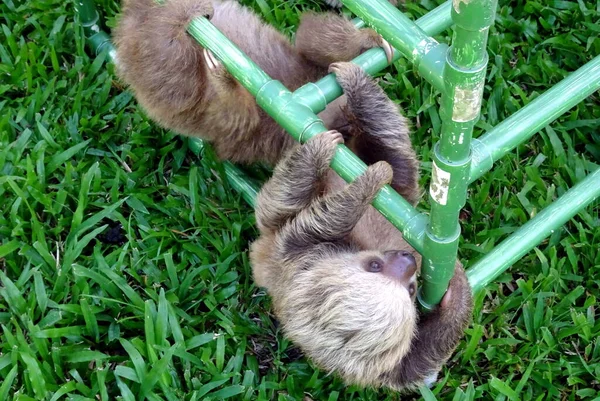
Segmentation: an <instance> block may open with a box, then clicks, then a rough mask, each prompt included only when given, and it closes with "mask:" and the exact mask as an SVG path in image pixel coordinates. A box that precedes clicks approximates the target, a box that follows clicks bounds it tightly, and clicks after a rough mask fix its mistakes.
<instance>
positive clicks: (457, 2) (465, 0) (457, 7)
mask: <svg viewBox="0 0 600 401" xmlns="http://www.w3.org/2000/svg"><path fill="white" fill-rule="evenodd" d="M471 1H472V0H452V5H453V6H454V11H456V12H457V13H459V14H460V3H465V4H469V3H470V2H471Z"/></svg>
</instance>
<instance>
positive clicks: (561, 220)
mask: <svg viewBox="0 0 600 401" xmlns="http://www.w3.org/2000/svg"><path fill="white" fill-rule="evenodd" d="M598 197H600V169H597V170H596V171H594V172H592V173H590V174H589V175H588V176H587V177H585V178H584V179H583V180H581V181H580V182H579V183H577V184H576V185H574V186H573V188H571V189H569V190H568V191H567V192H565V193H564V194H563V195H562V196H561V197H559V198H558V199H557V200H556V201H554V202H553V203H552V204H550V205H549V206H547V207H545V208H544V209H543V210H542V211H540V212H539V213H538V214H537V215H536V216H535V217H534V218H532V219H531V220H529V221H528V222H527V223H525V224H524V225H523V226H521V227H520V228H519V229H518V230H517V231H515V232H514V233H512V234H511V235H510V237H508V238H507V239H505V240H504V241H502V242H501V243H500V244H499V245H497V246H496V247H495V248H494V249H493V250H492V251H490V252H489V253H488V254H487V255H485V256H484V257H483V258H482V259H480V260H479V261H477V262H476V263H475V264H474V265H473V266H472V267H471V268H469V269H468V270H467V277H468V278H469V282H470V284H471V286H472V287H473V291H474V292H477V291H480V290H482V289H483V288H484V287H485V286H486V285H488V284H489V283H490V282H491V281H492V280H494V279H495V278H496V277H498V276H499V275H500V274H502V273H503V272H504V271H505V270H506V269H508V267H509V266H511V265H512V264H513V263H515V262H516V261H518V260H519V259H520V258H521V257H523V256H524V255H525V254H526V253H527V252H529V250H531V249H532V248H534V247H535V246H536V245H538V244H539V243H540V242H542V241H543V240H544V239H545V238H546V237H548V236H549V235H550V234H551V233H552V232H553V231H554V230H556V229H558V228H560V227H561V226H562V225H563V224H565V223H566V222H567V221H569V220H570V219H571V218H572V217H573V216H575V215H576V214H577V213H579V212H580V211H581V210H583V209H584V208H585V207H586V206H588V205H589V204H590V203H591V202H592V201H593V200H594V199H597V198H598Z"/></svg>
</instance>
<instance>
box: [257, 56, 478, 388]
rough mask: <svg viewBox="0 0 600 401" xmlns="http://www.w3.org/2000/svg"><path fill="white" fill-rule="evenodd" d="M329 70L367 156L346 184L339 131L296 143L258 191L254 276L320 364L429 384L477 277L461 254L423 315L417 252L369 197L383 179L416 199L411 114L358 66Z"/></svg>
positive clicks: (353, 377) (385, 383)
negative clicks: (338, 158) (338, 155)
mask: <svg viewBox="0 0 600 401" xmlns="http://www.w3.org/2000/svg"><path fill="white" fill-rule="evenodd" d="M331 71H333V72H334V73H335V74H336V77H337V79H338V81H339V83H340V85H341V86H342V88H343V89H344V92H345V94H346V95H347V97H348V104H347V110H346V113H347V114H348V117H349V121H351V122H352V124H353V129H352V134H353V136H352V138H351V139H350V141H349V146H350V147H351V148H352V149H353V150H354V151H355V152H356V153H357V154H358V155H359V156H361V157H362V158H363V160H366V161H367V162H368V163H369V164H370V165H369V167H368V168H367V171H366V172H365V173H364V174H362V175H361V176H359V177H358V178H357V179H356V180H355V181H354V182H352V183H351V184H349V185H346V184H345V183H341V182H340V180H341V178H340V177H339V176H337V174H335V173H334V172H333V171H332V170H330V169H329V163H330V161H331V159H332V157H333V154H334V152H335V149H336V146H337V144H340V143H342V142H343V139H342V136H341V134H340V133H339V132H337V131H327V132H325V133H322V134H319V135H318V136H316V137H314V138H312V139H311V140H309V141H308V142H307V143H306V144H304V145H302V146H297V147H296V148H294V149H293V150H292V151H291V152H290V153H289V154H288V155H287V157H286V158H284V159H283V160H282V161H281V162H280V163H279V164H278V165H277V166H276V168H275V171H274V174H273V177H272V178H271V179H270V180H269V181H268V182H267V183H266V184H265V185H264V187H263V188H262V190H261V192H260V193H259V196H258V200H257V205H256V218H257V224H258V228H259V230H260V237H259V238H258V240H257V241H255V242H254V243H253V244H252V245H251V251H250V260H251V264H252V268H253V273H254V278H255V281H256V283H257V284H258V285H259V286H262V287H265V288H266V289H267V292H268V293H269V295H270V296H271V297H272V301H273V307H274V312H275V315H276V316H277V318H278V319H279V320H280V322H281V324H282V327H283V331H284V333H285V335H286V336H288V337H289V338H290V339H291V340H292V341H293V342H294V343H295V344H296V345H297V346H299V347H300V349H302V351H303V352H304V353H305V354H306V355H307V356H308V357H309V358H311V359H312V360H313V361H314V362H315V363H316V364H317V365H318V366H320V367H321V368H323V369H325V370H326V371H329V372H335V373H337V374H339V375H340V376H341V377H342V378H343V379H344V380H345V381H346V382H347V383H349V384H360V385H364V386H374V387H389V388H392V389H395V390H402V389H411V388H415V387H416V386H418V385H421V384H428V385H430V384H432V383H433V382H434V381H435V380H436V377H437V373H438V371H439V370H440V368H441V367H442V365H443V364H444V363H445V362H446V360H447V359H448V358H449V357H450V355H451V353H452V352H453V350H454V349H455V347H456V346H457V344H458V343H459V341H460V339H461V337H462V335H463V332H464V329H465V328H466V326H467V325H468V323H469V320H470V318H471V313H472V297H471V289H470V287H469V284H468V282H467V279H466V276H465V272H464V270H463V268H462V266H461V265H460V264H459V263H458V262H457V266H456V271H455V276H454V277H453V279H452V280H451V282H450V286H449V290H448V292H447V293H446V295H445V296H444V298H443V300H442V302H441V305H440V306H439V307H438V308H437V309H436V310H434V311H433V312H432V313H430V314H427V315H424V316H420V315H419V312H418V311H417V308H416V306H415V296H416V291H417V282H416V275H417V270H418V261H417V260H416V258H415V256H414V255H413V252H411V248H410V247H409V246H408V245H407V244H406V242H405V241H404V239H403V238H402V236H401V235H399V233H398V231H397V230H395V229H394V228H393V227H391V224H390V223H389V222H387V221H385V220H384V219H383V218H382V217H381V218H378V217H377V216H378V215H379V214H378V213H377V212H376V211H375V209H374V208H373V207H372V206H370V203H371V201H372V200H373V199H374V197H375V195H376V194H377V192H378V191H379V189H381V187H382V186H383V185H385V184H388V183H391V185H392V186H393V187H394V188H395V189H396V190H398V191H399V192H400V193H402V194H403V195H404V196H405V197H406V198H408V199H412V200H413V201H414V199H415V198H416V195H417V194H418V192H419V191H418V188H417V163H416V157H415V155H414V153H413V151H412V148H411V146H410V141H409V138H408V129H407V125H406V121H405V119H404V117H402V115H401V114H400V113H399V111H398V108H397V107H396V105H395V104H394V103H393V102H392V101H391V100H389V99H388V98H387V96H386V95H385V93H384V92H383V91H382V90H381V88H379V87H378V86H377V85H376V84H375V83H374V82H373V80H372V79H371V78H370V77H368V76H367V75H366V73H365V72H364V71H363V70H362V69H360V68H359V67H358V66H356V65H354V64H351V63H336V64H333V65H332V66H331ZM415 255H417V254H415ZM419 259H420V258H419Z"/></svg>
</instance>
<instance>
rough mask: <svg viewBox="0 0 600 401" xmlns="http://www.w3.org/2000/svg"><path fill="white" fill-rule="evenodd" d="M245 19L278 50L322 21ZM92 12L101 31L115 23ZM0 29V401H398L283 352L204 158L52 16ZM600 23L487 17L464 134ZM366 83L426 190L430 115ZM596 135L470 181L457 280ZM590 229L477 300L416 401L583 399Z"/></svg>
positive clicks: (537, 204)
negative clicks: (388, 108)
mask: <svg viewBox="0 0 600 401" xmlns="http://www.w3.org/2000/svg"><path fill="white" fill-rule="evenodd" d="M244 3H246V4H253V6H254V7H255V9H256V10H257V11H259V12H261V13H262V14H263V15H264V16H265V19H266V20H267V21H268V22H269V23H271V24H273V25H275V26H277V27H278V28H279V29H281V30H282V31H284V32H286V33H287V34H290V35H291V34H292V33H293V31H294V29H295V25H296V24H297V22H298V12H299V11H300V10H301V9H307V8H312V9H318V8H319V2H317V1H316V0H293V1H282V0H261V1H256V2H253V1H250V0H245V1H244ZM98 4H99V5H100V7H101V11H102V14H103V18H107V22H108V25H109V27H110V26H112V25H113V24H114V15H115V13H116V12H117V10H118V6H117V5H116V4H115V3H114V2H112V0H101V1H99V2H98ZM434 6H435V4H434V2H433V1H430V0H420V1H419V2H416V3H411V4H409V5H407V6H406V9H407V10H408V13H409V14H410V16H411V17H413V18H416V17H419V16H421V15H423V14H424V13H425V12H426V11H427V10H429V9H431V8H433V7H434ZM0 11H1V13H2V16H1V18H0V24H1V25H2V33H1V34H0V39H1V40H0V60H1V64H0V94H1V97H0V199H1V200H0V326H1V327H0V400H32V399H44V400H64V399H70V400H102V401H105V400H114V399H122V400H135V399H140V400H141V399H143V398H144V397H145V398H146V399H148V400H161V399H162V400H201V399H213V400H219V399H226V398H230V399H244V400H267V399H269V400H271V399H277V400H302V399H303V397H304V396H309V397H311V398H312V399H315V400H352V399H354V400H358V399H363V400H371V399H379V400H384V399H390V400H391V399H396V398H397V396H395V395H393V394H390V393H386V392H384V391H380V392H375V391H372V390H361V389H359V388H355V387H349V388H345V387H344V386H343V385H342V383H341V382H340V381H339V380H338V379H336V378H334V377H330V376H326V375H325V374H324V373H322V372H320V371H317V370H315V369H314V368H313V367H312V366H311V365H310V363H308V362H307V361H306V360H305V359H304V358H301V357H299V355H298V353H297V351H296V350H295V349H294V348H293V347H292V346H291V344H290V343H289V342H288V341H286V340H285V338H283V337H282V336H281V333H280V332H279V331H278V329H277V327H276V326H275V325H274V323H273V321H272V318H271V316H270V315H269V300H268V298H267V297H266V296H265V293H264V292H263V291H261V290H260V289H258V288H256V287H255V286H254V284H253V282H252V278H251V269H250V266H249V263H248V256H247V248H248V243H249V241H251V240H252V239H253V238H255V237H256V235H257V232H256V229H255V227H254V217H253V213H252V210H251V209H250V208H249V207H248V206H247V205H246V204H245V203H244V202H243V200H242V198H241V197H240V196H239V195H238V194H236V193H235V192H234V191H233V190H232V189H231V188H230V187H229V186H228V184H227V182H226V180H225V179H224V174H223V170H222V167H221V166H220V164H219V163H218V162H216V160H215V157H214V155H213V154H212V153H211V152H210V151H207V152H205V153H204V154H203V156H202V157H201V158H200V159H197V158H195V157H193V156H192V154H191V152H189V151H188V149H187V146H186V141H185V140H182V139H181V138H179V137H175V136H173V135H171V134H168V133H166V132H164V131H162V130H160V129H158V128H157V127H156V126H155V125H154V124H153V123H151V122H150V121H149V120H148V119H147V118H146V117H145V116H144V114H143V113H142V112H141V111H140V109H139V108H138V107H137V105H136V103H135V101H134V99H132V97H131V95H130V94H128V93H127V92H123V88H122V87H120V86H119V85H118V83H117V82H115V81H114V76H113V75H112V74H111V73H110V72H109V71H110V70H109V69H108V70H107V68H106V67H107V66H106V63H105V60H104V58H103V57H98V58H90V56H89V55H88V54H87V53H86V49H85V48H84V38H83V37H82V32H81V30H80V29H79V28H78V27H77V26H76V25H75V24H74V23H73V6H72V4H71V3H70V2H62V1H57V0H48V1H40V0H33V1H28V2H16V1H14V0H6V1H4V2H3V3H2V4H1V5H0ZM599 22H600V1H596V2H592V1H590V0H588V1H583V0H579V1H545V0H534V1H527V2H525V1H512V2H508V1H500V5H499V9H498V17H497V21H496V27H495V28H494V30H493V31H492V35H491V36H490V41H489V50H490V65H489V70H488V73H489V79H488V84H487V86H486V94H485V99H486V101H485V102H484V105H483V110H484V114H483V117H482V119H481V121H480V122H479V123H478V124H477V129H476V135H479V134H480V133H481V132H483V131H484V130H485V129H487V128H489V127H491V126H494V125H495V124H497V123H498V122H500V121H502V119H504V118H506V117H507V116H509V115H510V114H512V113H513V112H514V111H516V110H517V109H518V108H520V107H522V106H523V105H525V104H527V103H528V102H529V101H531V100H532V99H534V98H535V97H536V96H537V95H539V94H540V93H542V92H543V91H544V90H545V89H547V88H549V87H551V86H552V85H553V84H555V83H557V82H558V81H560V80H561V79H562V78H563V77H564V76H566V74H568V72H570V71H573V70H574V69H576V68H577V67H579V66H581V65H582V64H583V63H585V62H586V61H588V60H590V59H591V58H592V56H594V55H597V54H600V39H599V38H598V35H599V33H600V29H598V23H599ZM448 36H449V33H448V32H447V33H445V34H444V35H441V36H440V40H447V39H448ZM381 76H382V81H381V83H382V85H383V86H384V88H385V89H386V91H387V92H388V93H389V95H390V96H391V97H393V98H395V99H398V101H399V103H400V104H401V105H402V107H403V108H404V110H405V112H406V115H407V116H408V117H409V118H410V119H411V120H412V121H413V123H414V125H415V127H414V131H415V133H414V143H415V145H416V146H417V149H418V152H419V154H420V156H421V158H422V160H424V162H423V183H424V184H425V183H426V180H427V177H428V175H429V172H430V162H429V160H430V150H431V147H432V144H433V143H434V140H436V139H437V137H438V134H439V127H440V118H439V116H438V113H437V110H438V104H437V102H438V97H437V96H436V94H435V93H434V92H433V90H432V89H431V87H430V86H429V85H428V84H426V83H424V82H422V81H421V80H420V79H419V78H418V77H417V75H416V74H415V73H414V72H413V69H412V67H411V66H410V65H409V64H408V63H407V62H405V61H400V62H398V63H396V65H395V66H394V67H392V68H389V69H388V70H387V71H385V72H384V73H382V74H381ZM599 126H600V102H599V99H598V94H595V95H593V96H592V97H590V98H589V99H587V100H586V101H584V102H583V103H581V104H580V105H579V106H578V107H576V108H574V109H572V110H570V111H569V112H568V113H566V114H565V115H564V116H563V117H561V118H560V119H559V120H558V121H557V122H556V123H554V124H553V125H552V126H551V127H548V128H545V129H544V130H543V131H542V132H541V134H540V135H537V136H536V137H535V138H534V139H532V140H531V141H528V142H527V143H526V144H524V145H522V146H520V147H519V149H518V151H517V152H514V153H513V154H511V155H509V156H507V157H506V158H504V159H502V160H501V161H500V162H498V163H497V165H496V167H495V169H494V170H493V171H492V172H490V173H488V174H486V175H485V176H484V177H483V178H482V179H481V180H480V181H478V182H477V183H475V184H474V185H473V186H472V187H471V188H470V191H469V194H470V196H469V200H468V203H467V205H466V207H465V211H464V213H463V215H462V217H463V221H462V223H463V234H464V235H463V237H464V239H463V242H462V246H461V257H462V258H463V260H464V261H465V262H467V263H469V262H472V261H475V260H477V259H478V258H479V257H480V256H481V255H482V254H485V253H486V252H487V251H489V250H490V249H491V248H492V247H493V246H494V245H495V244H497V243H499V242H500V241H501V240H502V239H504V238H506V236H507V235H508V234H509V233H510V232H512V231H514V230H515V228H516V227H518V226H519V225H521V224H523V223H524V222H526V221H527V220H528V219H529V218H530V217H531V216H533V215H535V214H536V213H537V212H538V211H539V210H541V209H542V208H543V207H544V206H546V205H548V204H549V203H550V202H552V200H553V199H555V198H556V197H557V196H559V195H560V194H562V193H564V192H565V191H566V190H567V189H568V188H569V187H570V186H572V185H573V184H575V183H576V182H578V181H579V180H581V178H582V177H584V176H585V174H586V173H587V172H589V171H590V169H592V168H595V167H596V163H600V134H598V132H599V131H598V128H599ZM423 206H426V205H425V204H424V205H423ZM119 225H120V226H119ZM599 226H600V218H599V203H598V202H595V203H594V204H593V205H592V206H590V207H589V208H587V210H586V211H585V212H582V213H580V214H579V215H578V216H577V217H576V218H574V219H573V220H571V221H570V222H569V223H568V224H567V225H566V226H565V227H564V228H563V229H561V230H557V231H556V232H555V233H554V234H553V235H552V236H551V237H550V238H549V239H548V240H546V241H544V242H543V243H542V244H541V245H539V246H538V247H537V248H536V249H535V251H532V252H530V253H529V254H528V255H527V256H525V257H524V258H523V259H522V260H521V261H519V262H518V263H516V264H515V265H514V266H513V267H512V268H511V269H510V270H509V271H508V272H507V273H505V274H504V275H502V276H501V278H500V279H499V280H498V281H497V282H496V283H494V284H492V285H490V286H488V289H487V291H486V292H485V293H484V294H482V295H481V296H480V297H478V299H477V302H476V311H475V314H474V323H473V325H472V326H471V328H470V329H469V330H468V333H467V334H466V336H465V339H464V342H462V343H461V345H460V347H459V349H458V350H457V352H456V353H455V355H454V356H453V357H452V359H451V360H450V362H449V364H448V367H447V368H446V369H445V370H444V371H443V373H442V375H441V381H440V383H439V385H437V386H436V387H434V388H433V389H432V393H433V394H435V397H437V398H438V399H442V400H473V399H497V400H507V399H509V400H517V399H522V400H546V399H562V400H580V399H581V400H594V399H595V400H600V397H599V395H598V394H599V392H600V383H599V381H600V340H599V339H598V335H599V334H600V322H598V321H597V319H596V317H597V313H596V310H597V309H598V300H597V298H599V292H600V291H599V286H600V281H599V280H598V277H600V252H599V251H598V248H599V243H600V228H599ZM120 227H122V228H120ZM107 234H108V235H107ZM425 396H426V399H428V400H429V399H433V398H432V394H431V393H427V394H425ZM406 398H408V399H410V398H412V397H406ZM414 398H418V396H415V397H414Z"/></svg>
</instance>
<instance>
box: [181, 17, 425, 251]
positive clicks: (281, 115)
mask: <svg viewBox="0 0 600 401" xmlns="http://www.w3.org/2000/svg"><path fill="white" fill-rule="evenodd" d="M188 32H189V33H190V34H191V35H192V37H193V38H195V39H196V40H197V41H198V42H199V43H200V44H201V45H202V46H203V47H204V48H206V49H208V50H210V51H211V52H212V53H213V54H214V55H215V56H216V57H217V58H218V59H219V61H221V63H223V65H224V66H225V68H226V69H227V70H228V71H229V72H230V73H231V75H233V77H234V78H235V79H236V80H237V81H238V82H240V83H241V84H242V85H243V86H244V87H245V88H246V89H247V90H248V91H249V92H250V93H251V94H252V95H253V96H255V97H256V102H257V104H258V105H259V106H260V107H261V108H262V109H263V110H264V111H265V112H267V114H269V115H270V116H271V117H272V118H273V119H274V120H275V121H276V122H277V123H278V124H279V125H281V126H282V127H283V128H284V129H285V130H286V131H287V132H288V133H289V134H290V135H291V136H292V137H293V138H294V139H296V140H297V141H299V142H301V143H304V142H306V141H307V140H308V139H310V138H311V137H313V136H315V135H317V134H319V133H321V132H324V131H326V128H325V126H324V125H323V122H322V121H321V120H320V119H319V118H318V117H317V116H316V115H315V113H313V112H312V110H311V109H310V108H308V107H306V106H304V105H302V104H300V103H298V102H296V101H295V100H294V99H293V96H292V93H291V92H290V91H289V90H288V89H287V88H286V87H285V86H283V84H282V83H281V82H279V81H276V80H273V79H271V78H270V77H269V76H268V75H267V74H266V73H265V72H264V71H263V70H261V69H260V67H258V66H257V65H256V64H255V63H254V62H253V61H252V60H251V59H250V58H248V57H247V56H246V55H245V54H244V53H243V52H242V51H241V50H240V49H239V48H238V47H237V46H236V45H234V44H233V43H232V42H231V41H230V40H229V39H227V37H225V35H223V34H222V33H221V32H220V31H219V30H218V29H217V28H215V27H214V26H213V25H212V24H211V23H210V21H208V20H207V19H206V18H204V17H198V18H195V19H194V20H193V21H192V22H191V23H190V24H189V26H188ZM331 167H332V168H333V170H334V171H336V172H337V173H338V174H339V175H340V177H342V178H343V179H344V180H345V181H347V182H350V181H353V180H354V179H356V177H358V176H359V175H360V174H362V173H363V172H364V171H365V170H366V167H367V166H366V165H365V164H364V162H362V161H361V160H360V159H359V158H358V157H357V156H356V155H355V154H354V153H352V152H351V151H350V150H349V149H348V148H347V147H346V146H345V145H338V150H337V151H336V154H335V156H334V158H333V160H332V162H331ZM373 206H374V207H375V208H376V209H377V210H379V211H380V213H382V214H383V215H384V216H385V217H386V218H387V219H388V220H389V221H390V222H391V223H392V224H393V225H394V226H396V227H397V228H398V229H399V230H401V231H402V232H403V234H404V237H405V239H406V240H407V241H408V242H409V243H410V244H411V245H412V246H413V247H414V248H415V249H416V250H417V251H419V252H420V251H421V250H422V248H423V246H422V241H423V231H424V225H425V221H426V218H425V216H423V215H422V214H420V213H419V212H417V211H416V210H415V209H414V208H413V207H412V206H411V205H410V204H409V203H408V202H407V201H406V200H404V198H402V197H401V196H400V195H398V193H397V192H396V191H394V190H393V189H392V188H391V187H390V186H389V185H386V186H385V187H384V188H383V189H382V190H381V191H380V192H379V194H378V195H377V197H376V198H375V200H374V202H373Z"/></svg>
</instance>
